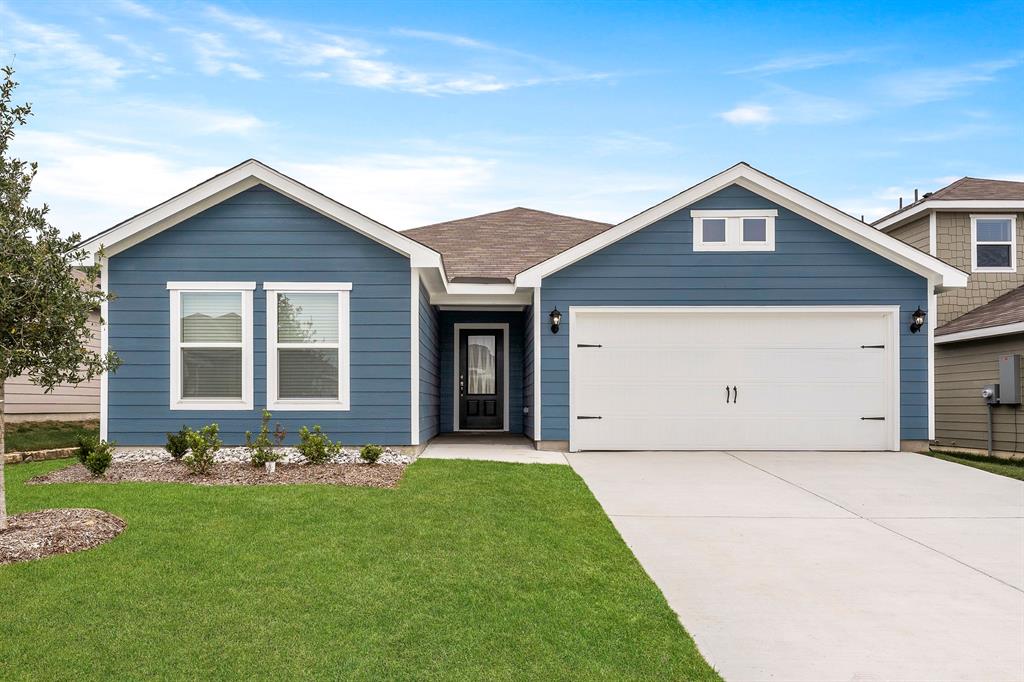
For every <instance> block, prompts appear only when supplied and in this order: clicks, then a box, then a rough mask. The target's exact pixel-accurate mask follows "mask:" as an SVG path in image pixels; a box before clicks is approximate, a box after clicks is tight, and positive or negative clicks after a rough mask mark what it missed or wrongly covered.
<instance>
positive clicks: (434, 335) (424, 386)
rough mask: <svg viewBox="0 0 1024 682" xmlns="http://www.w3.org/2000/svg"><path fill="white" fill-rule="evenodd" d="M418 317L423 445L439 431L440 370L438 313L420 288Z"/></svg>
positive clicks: (421, 435) (421, 433) (421, 437)
mask: <svg viewBox="0 0 1024 682" xmlns="http://www.w3.org/2000/svg"><path fill="white" fill-rule="evenodd" d="M419 315H420V386H419V391H420V424H419V428H420V443H426V442H427V441H429V440H430V439H431V438H433V437H434V436H436V435H437V433H438V431H439V430H440V428H441V395H440V390H441V369H440V367H439V360H440V357H439V354H440V348H439V345H438V320H437V315H438V313H437V309H436V308H434V306H432V305H430V295H429V294H428V293H427V290H426V288H425V287H424V286H423V284H422V283H421V284H420V293H419Z"/></svg>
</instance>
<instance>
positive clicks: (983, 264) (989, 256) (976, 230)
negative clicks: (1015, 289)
mask: <svg viewBox="0 0 1024 682" xmlns="http://www.w3.org/2000/svg"><path fill="white" fill-rule="evenodd" d="M971 249H972V253H971V266H972V267H971V270H972V271H973V272H1015V271H1016V269H1017V254H1016V251H1017V219H1016V216H997V215H972V216H971Z"/></svg>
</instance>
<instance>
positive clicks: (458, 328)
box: [452, 322, 511, 433]
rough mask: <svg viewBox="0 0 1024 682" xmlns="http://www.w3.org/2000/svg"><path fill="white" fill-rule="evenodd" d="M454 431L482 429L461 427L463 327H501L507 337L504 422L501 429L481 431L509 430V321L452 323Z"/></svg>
mask: <svg viewBox="0 0 1024 682" xmlns="http://www.w3.org/2000/svg"><path fill="white" fill-rule="evenodd" d="M452 329H453V331H452V335H453V336H452V431H456V432H458V431H480V429H468V430H467V429H460V428H459V334H460V333H461V332H462V330H463V329H469V330H473V329H499V330H501V331H502V332H503V333H504V334H505V338H504V340H503V341H502V347H503V348H504V353H503V355H504V358H503V361H504V364H505V370H504V371H505V376H504V381H503V382H502V383H503V384H504V393H505V395H504V401H505V407H504V413H505V414H504V416H503V417H502V419H503V420H504V424H503V425H502V428H500V429H486V430H485V431H481V432H482V433H497V432H498V431H508V430H509V404H508V396H509V391H508V385H509V383H510V382H509V375H508V370H509V354H508V348H509V346H510V345H511V344H510V343H509V338H508V322H480V323H477V322H456V323H455V324H454V325H452Z"/></svg>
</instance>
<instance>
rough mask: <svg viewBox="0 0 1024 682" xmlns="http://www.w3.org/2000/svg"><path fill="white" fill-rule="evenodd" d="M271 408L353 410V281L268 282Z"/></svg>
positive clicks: (269, 390) (268, 380) (268, 358)
mask: <svg viewBox="0 0 1024 682" xmlns="http://www.w3.org/2000/svg"><path fill="white" fill-rule="evenodd" d="M263 288H264V289H265V290H266V292H267V407H268V409H271V410H347V409H349V321H348V320H349V292H350V291H351V289H352V284H351V283H349V282H267V283H265V284H264V285H263Z"/></svg>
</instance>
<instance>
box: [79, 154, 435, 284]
mask: <svg viewBox="0 0 1024 682" xmlns="http://www.w3.org/2000/svg"><path fill="white" fill-rule="evenodd" d="M256 185H265V186H266V187H269V188H270V189H273V190H274V191H276V192H280V193H281V194H283V195H285V196H287V197H288V198H290V199H292V200H294V201H296V202H298V203H300V204H302V205H304V206H306V207H307V208H310V209H312V210H314V211H316V212H317V213H320V214H322V215H324V216H326V217H328V218H330V219H332V220H334V221H336V222H339V223H341V224H342V225H345V226H346V227H349V228H351V229H353V230H355V231H356V232H359V233H360V234H362V235H364V236H366V237H368V238H370V239H372V240H374V241H376V242H378V243H379V244H382V245H384V246H386V247H388V248H390V249H392V250H394V251H397V252H398V253H401V254H403V255H406V256H408V257H409V259H410V261H411V266H412V267H438V268H441V267H443V266H442V263H441V255H440V254H439V253H437V252H436V251H434V250H433V249H431V248H430V247H428V246H425V245H423V244H421V243H420V242H417V241H416V240H414V239H410V238H409V237H406V236H404V235H403V234H402V233H401V232H398V231H397V230H393V229H391V228H390V227H386V226H385V225H382V224H381V223H378V222H377V221H375V220H372V219H370V218H368V217H366V216H365V215H363V214H362V213H359V212H358V211H355V210H353V209H351V208H349V207H348V206H345V205H344V204H341V203H339V202H337V201H335V200H334V199H331V198H330V197H328V196H326V195H325V194H321V193H320V192H317V191H316V190H314V189H312V188H310V187H307V186H306V185H304V184H302V183H301V182H298V181H297V180H294V179H292V178H290V177H288V176H287V175H285V174H283V173H280V172H278V171H276V170H274V169H273V168H271V167H270V166H268V165H266V164H264V163H262V162H260V161H257V160H256V159H248V160H247V161H243V162H242V163H240V164H238V165H237V166H234V167H232V168H229V169H228V170H226V171H224V172H223V173H219V174H217V175H215V176H213V177H212V178H210V179H208V180H204V181H203V182H201V183H199V184H198V185H196V186H195V187H192V188H190V189H187V190H185V191H184V192H182V193H181V194H178V195H176V196H174V197H171V198H170V199H168V200H167V201H165V202H163V203H161V204H157V205H156V206H154V207H153V208H150V209H147V210H145V211H143V212H142V213H139V214H138V215H135V216H132V217H131V218H129V219H128V220H125V221H123V222H121V223H118V224H117V225H114V226H113V227H111V228H110V229H107V230H104V231H103V232H100V233H99V234H97V235H95V236H93V237H90V238H89V239H86V240H84V241H82V242H81V243H80V244H79V247H80V248H83V249H85V250H86V252H87V253H88V254H89V255H91V256H95V254H96V253H97V252H99V250H100V249H101V248H102V249H103V253H104V255H105V256H108V257H109V256H113V255H115V254H117V253H119V252H121V251H124V250H125V249H127V248H129V247H131V246H133V245H135V244H138V243H139V242H141V241H144V240H146V239H148V238H149V237H152V236H153V235H155V234H159V233H160V232H162V231H163V230H166V229H167V228H169V227H172V226H174V225H177V224H178V223H180V222H182V221H183V220H186V219H188V218H191V217H192V216H194V215H196V214H198V213H200V212H202V211H204V210H206V209H207V208H210V207H211V206H214V205H216V204H218V203H220V202H222V201H224V200H225V199H228V198H230V197H232V196H234V195H236V194H239V193H241V192H244V191H245V190H247V189H250V188H251V187H255V186H256Z"/></svg>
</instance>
